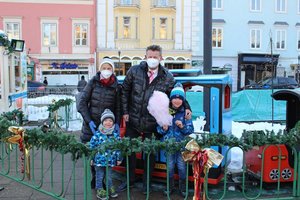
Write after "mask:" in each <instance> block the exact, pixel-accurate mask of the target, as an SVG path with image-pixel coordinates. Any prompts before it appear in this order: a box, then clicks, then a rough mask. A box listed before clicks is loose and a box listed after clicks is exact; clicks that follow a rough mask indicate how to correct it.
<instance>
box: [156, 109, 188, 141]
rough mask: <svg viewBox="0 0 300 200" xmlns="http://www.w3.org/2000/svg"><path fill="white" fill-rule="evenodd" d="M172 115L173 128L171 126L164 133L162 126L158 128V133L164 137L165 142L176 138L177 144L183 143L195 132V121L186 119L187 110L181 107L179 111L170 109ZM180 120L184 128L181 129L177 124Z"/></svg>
mask: <svg viewBox="0 0 300 200" xmlns="http://www.w3.org/2000/svg"><path fill="white" fill-rule="evenodd" d="M170 114H171V115H172V116H173V120H172V126H169V129H168V130H167V131H164V130H163V128H162V127H161V126H157V132H158V133H159V134H161V135H163V140H168V139H171V138H175V139H176V142H180V141H182V140H183V139H184V138H185V137H186V136H187V135H190V134H192V133H193V132H194V126H193V121H192V120H191V119H189V120H187V119H185V108H184V107H183V106H181V107H180V108H179V109H178V110H174V109H172V108H170ZM177 120H180V121H181V122H182V124H183V128H182V129H181V128H179V127H178V126H177V125H176V124H175V122H176V121H177Z"/></svg>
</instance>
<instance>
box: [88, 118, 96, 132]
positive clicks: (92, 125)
mask: <svg viewBox="0 0 300 200" xmlns="http://www.w3.org/2000/svg"><path fill="white" fill-rule="evenodd" d="M89 126H90V129H91V131H92V133H93V134H94V135H95V134H96V124H95V122H94V121H90V123H89Z"/></svg>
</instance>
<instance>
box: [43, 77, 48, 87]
mask: <svg viewBox="0 0 300 200" xmlns="http://www.w3.org/2000/svg"><path fill="white" fill-rule="evenodd" d="M43 83H44V85H45V86H48V80H47V77H46V76H45V77H44V81H43Z"/></svg>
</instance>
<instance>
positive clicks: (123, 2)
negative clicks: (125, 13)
mask: <svg viewBox="0 0 300 200" xmlns="http://www.w3.org/2000/svg"><path fill="white" fill-rule="evenodd" d="M114 5H115V6H116V7H117V6H122V7H139V6H140V0H115V2H114Z"/></svg>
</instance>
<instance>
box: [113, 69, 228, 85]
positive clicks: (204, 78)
mask: <svg viewBox="0 0 300 200" xmlns="http://www.w3.org/2000/svg"><path fill="white" fill-rule="evenodd" d="M199 71H200V70H199V69H176V70H170V72H171V73H172V74H174V75H175V74H176V75H175V76H174V78H175V80H176V81H177V82H180V83H190V84H201V85H210V84H221V85H224V84H231V83H232V79H231V78H230V76H229V75H228V74H203V75H202V74H198V75H195V76H191V75H190V73H191V72H193V73H195V72H199ZM124 79H125V76H118V80H119V82H120V83H123V81H124Z"/></svg>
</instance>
